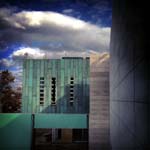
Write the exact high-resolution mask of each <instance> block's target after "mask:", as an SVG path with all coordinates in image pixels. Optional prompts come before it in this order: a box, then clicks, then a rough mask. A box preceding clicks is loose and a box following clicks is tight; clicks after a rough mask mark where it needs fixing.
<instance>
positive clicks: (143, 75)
mask: <svg viewBox="0 0 150 150" xmlns="http://www.w3.org/2000/svg"><path fill="white" fill-rule="evenodd" d="M144 5H146V3H142V2H140V3H138V1H136V3H134V1H131V0H126V1H122V0H113V18H112V33H111V45H110V135H111V136H110V137H111V145H112V149H113V150H122V149H125V150H128V149H129V150H130V149H131V150H133V149H134V150H145V149H150V145H149V143H150V88H149V87H150V74H149V72H148V71H150V67H149V66H150V63H149V54H148V51H147V50H148V47H147V46H148V39H147V38H148V36H147V30H148V28H147V27H146V24H147V22H145V20H144V7H145V6H144Z"/></svg>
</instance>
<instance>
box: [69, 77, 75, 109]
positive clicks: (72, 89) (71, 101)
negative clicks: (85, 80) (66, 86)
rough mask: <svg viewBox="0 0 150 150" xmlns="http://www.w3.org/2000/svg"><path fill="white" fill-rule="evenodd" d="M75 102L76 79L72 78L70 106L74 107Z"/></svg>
mask: <svg viewBox="0 0 150 150" xmlns="http://www.w3.org/2000/svg"><path fill="white" fill-rule="evenodd" d="M73 102H74V78H73V77H71V78H70V100H69V103H70V106H73Z"/></svg>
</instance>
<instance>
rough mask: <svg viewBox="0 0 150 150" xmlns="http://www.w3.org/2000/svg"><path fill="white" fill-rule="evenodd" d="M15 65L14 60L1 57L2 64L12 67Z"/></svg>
mask: <svg viewBox="0 0 150 150" xmlns="http://www.w3.org/2000/svg"><path fill="white" fill-rule="evenodd" d="M13 65H14V62H13V61H12V60H10V59H6V58H3V59H0V66H5V67H11V66H13Z"/></svg>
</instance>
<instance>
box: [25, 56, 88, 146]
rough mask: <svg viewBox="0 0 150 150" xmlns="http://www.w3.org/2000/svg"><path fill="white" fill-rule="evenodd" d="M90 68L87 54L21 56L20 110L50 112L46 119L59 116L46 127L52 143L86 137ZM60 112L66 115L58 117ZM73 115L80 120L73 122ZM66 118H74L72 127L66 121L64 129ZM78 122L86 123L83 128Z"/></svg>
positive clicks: (70, 119)
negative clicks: (64, 124) (23, 57)
mask: <svg viewBox="0 0 150 150" xmlns="http://www.w3.org/2000/svg"><path fill="white" fill-rule="evenodd" d="M89 68H90V61H89V58H88V57H86V58H80V57H63V58H62V59H40V60H37V59H36V60H35V59H25V60H24V64H23V95H22V112H23V113H32V114H39V113H43V114H44V115H45V117H46V116H48V117H49V116H52V117H51V118H49V119H48V120H47V123H48V122H49V121H50V122H53V120H57V118H59V119H58V120H57V123H56V124H55V123H54V124H53V127H52V126H51V128H50V129H49V135H50V137H51V138H50V141H51V142H52V143H58V142H59V143H60V141H61V142H63V143H64V142H69V143H70V142H73V141H80V142H81V141H84V142H85V141H87V140H88V114H89ZM63 114H68V115H67V116H65V118H64V119H60V117H62V118H63V117H64V115H63ZM74 116H76V118H80V119H79V121H80V122H74V119H73V118H74ZM85 118H86V119H85ZM65 120H66V122H67V121H68V122H69V121H72V122H74V129H73V128H72V127H71V125H70V124H69V123H68V124H67V126H68V127H67V129H63V128H64V126H63V121H65ZM81 120H82V121H81ZM41 121H42V120H41ZM83 121H84V122H83ZM81 122H82V123H84V124H85V126H86V127H84V129H83V128H82V125H81V126H80V123H81ZM77 123H78V124H77ZM43 124H44V122H43ZM58 124H59V125H60V126H59V129H58V128H57V125H58ZM61 124H62V126H61ZM76 124H77V125H76ZM43 129H45V127H43ZM36 132H37V134H38V133H40V132H42V131H41V129H40V130H37V131H36ZM39 139H40V138H39Z"/></svg>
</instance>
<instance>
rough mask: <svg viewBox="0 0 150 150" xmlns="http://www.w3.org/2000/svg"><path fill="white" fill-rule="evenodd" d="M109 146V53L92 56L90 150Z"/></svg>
mask: <svg viewBox="0 0 150 150" xmlns="http://www.w3.org/2000/svg"><path fill="white" fill-rule="evenodd" d="M108 148H109V54H108V53H102V54H100V55H91V56H90V113H89V150H100V149H101V150H104V149H108Z"/></svg>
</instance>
